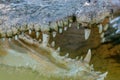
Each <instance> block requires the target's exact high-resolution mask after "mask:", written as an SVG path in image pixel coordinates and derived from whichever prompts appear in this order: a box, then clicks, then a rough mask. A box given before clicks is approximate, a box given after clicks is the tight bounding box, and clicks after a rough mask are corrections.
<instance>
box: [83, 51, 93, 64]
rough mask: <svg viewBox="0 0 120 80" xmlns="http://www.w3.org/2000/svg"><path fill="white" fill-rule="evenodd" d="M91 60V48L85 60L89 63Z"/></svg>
mask: <svg viewBox="0 0 120 80" xmlns="http://www.w3.org/2000/svg"><path fill="white" fill-rule="evenodd" d="M90 60H91V50H90V49H89V50H88V53H87V55H86V57H85V58H84V61H85V62H87V63H89V62H90Z"/></svg>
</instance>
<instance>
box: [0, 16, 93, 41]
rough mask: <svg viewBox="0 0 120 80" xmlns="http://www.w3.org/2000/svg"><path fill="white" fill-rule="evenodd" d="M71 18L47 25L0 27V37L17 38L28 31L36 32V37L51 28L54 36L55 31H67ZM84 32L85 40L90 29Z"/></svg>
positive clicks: (30, 32)
mask: <svg viewBox="0 0 120 80" xmlns="http://www.w3.org/2000/svg"><path fill="white" fill-rule="evenodd" d="M72 23H73V20H72V18H69V19H65V20H60V21H57V22H53V23H51V24H50V25H49V26H48V25H43V26H40V25H37V24H36V25H24V26H22V27H19V28H17V27H11V28H10V29H7V30H3V29H0V37H1V38H2V39H3V40H5V38H8V40H11V39H13V38H14V39H15V40H18V38H19V35H20V34H24V33H25V32H28V33H29V34H32V31H35V32H36V38H38V37H39V36H40V31H41V32H42V33H44V32H48V31H50V30H52V35H53V37H55V36H56V34H57V32H59V33H60V34H61V33H63V31H67V30H68V28H70V27H71V26H72ZM79 27H80V26H79V25H77V29H79ZM84 33H85V35H84V36H85V40H87V39H88V38H89V36H90V33H91V29H88V28H87V29H84Z"/></svg>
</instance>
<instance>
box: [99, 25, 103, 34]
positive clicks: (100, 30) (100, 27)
mask: <svg viewBox="0 0 120 80" xmlns="http://www.w3.org/2000/svg"><path fill="white" fill-rule="evenodd" d="M102 28H103V26H102V24H100V25H98V29H99V33H101V32H102Z"/></svg>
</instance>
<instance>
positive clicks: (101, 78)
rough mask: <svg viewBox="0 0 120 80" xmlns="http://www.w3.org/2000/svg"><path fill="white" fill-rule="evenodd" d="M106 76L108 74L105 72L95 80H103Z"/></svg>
mask: <svg viewBox="0 0 120 80" xmlns="http://www.w3.org/2000/svg"><path fill="white" fill-rule="evenodd" d="M107 74H108V72H105V73H103V74H101V75H100V78H99V79H97V80H104V79H105V77H106V76H107Z"/></svg>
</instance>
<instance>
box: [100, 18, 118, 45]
mask: <svg viewBox="0 0 120 80" xmlns="http://www.w3.org/2000/svg"><path fill="white" fill-rule="evenodd" d="M119 21H120V17H117V18H114V19H112V20H110V22H109V24H106V25H105V26H103V25H102V24H100V25H98V28H99V33H100V34H101V35H100V37H101V39H102V40H101V42H102V43H104V42H105V41H106V39H105V32H106V31H107V29H108V28H109V26H110V25H111V26H112V27H113V28H115V29H117V30H116V33H117V32H118V33H119V26H120V23H119Z"/></svg>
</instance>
